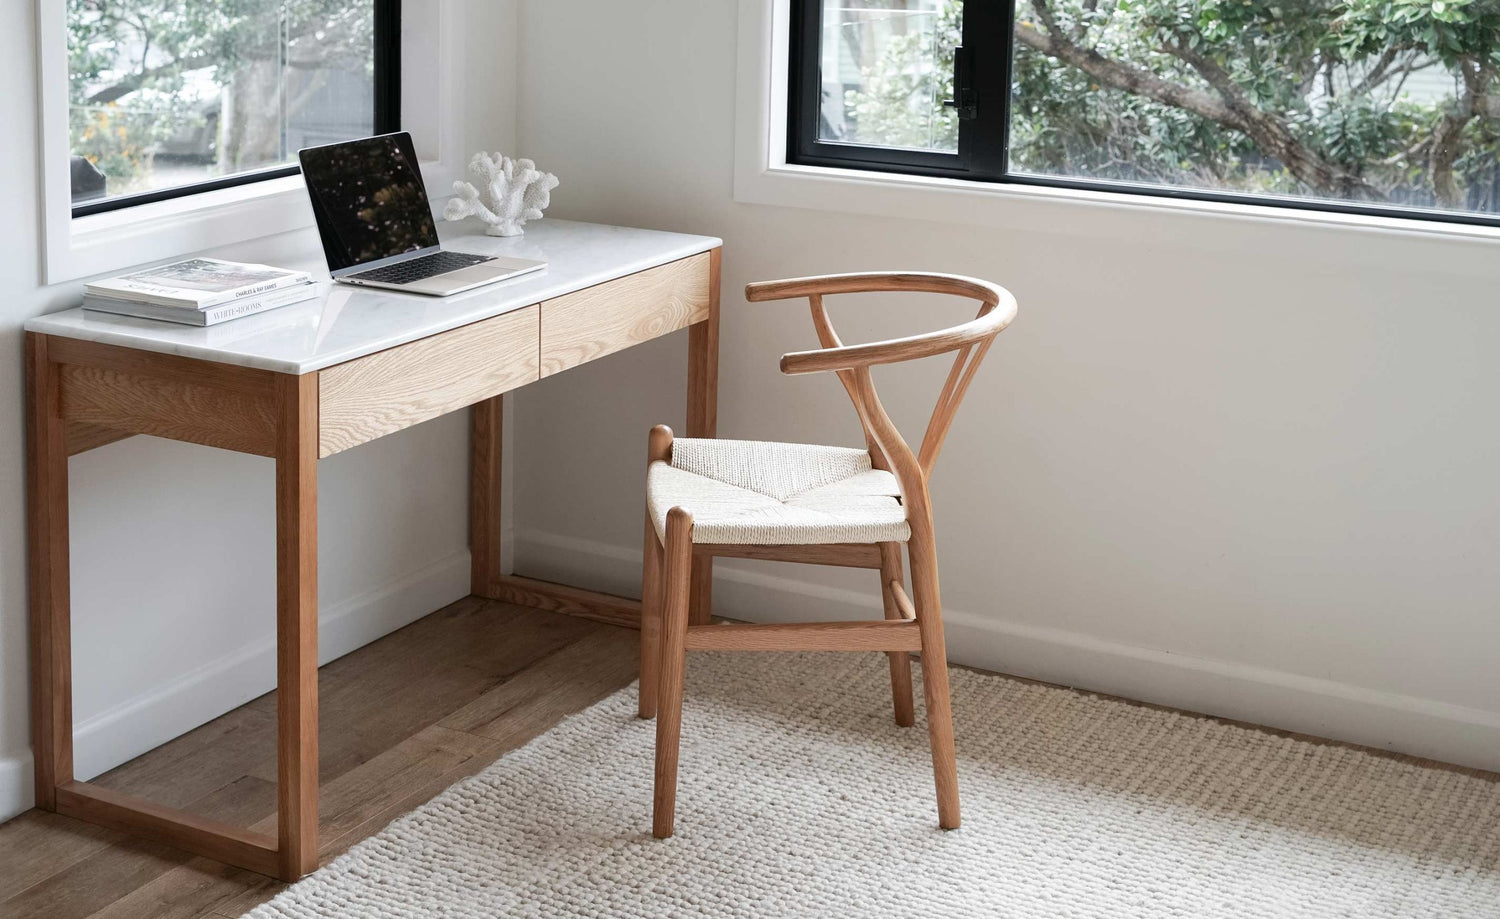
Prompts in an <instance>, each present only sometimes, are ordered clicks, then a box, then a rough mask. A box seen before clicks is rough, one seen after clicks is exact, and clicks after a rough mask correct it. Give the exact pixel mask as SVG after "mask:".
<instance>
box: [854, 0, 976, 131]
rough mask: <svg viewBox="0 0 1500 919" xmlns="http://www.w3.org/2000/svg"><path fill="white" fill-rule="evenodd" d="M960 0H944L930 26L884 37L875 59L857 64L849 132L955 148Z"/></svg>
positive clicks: (960, 26)
mask: <svg viewBox="0 0 1500 919" xmlns="http://www.w3.org/2000/svg"><path fill="white" fill-rule="evenodd" d="M962 16H963V0H947V2H945V3H944V4H943V6H942V8H941V9H940V10H939V11H938V16H937V23H936V25H935V26H934V27H933V29H932V30H931V31H928V30H925V29H920V30H915V31H911V32H908V33H907V34H903V35H896V36H893V37H891V38H890V39H888V40H887V41H886V43H885V47H884V50H883V52H882V53H881V56H880V58H879V60H878V61H877V62H876V63H875V64H874V65H871V66H865V67H863V68H861V80H860V86H859V88H858V89H851V90H849V91H848V92H847V93H846V94H845V100H844V106H845V111H846V112H848V113H850V114H851V115H852V121H853V124H854V127H855V131H854V133H853V136H851V137H849V138H847V139H849V140H852V141H857V142H860V143H873V144H880V145H883V146H895V147H918V148H921V149H930V150H957V149H958V116H957V115H956V114H955V113H954V111H953V109H951V108H947V107H945V106H944V105H943V100H945V99H951V98H953V49H954V47H956V46H957V45H958V44H959V42H960V39H961V37H962V35H963V22H962Z"/></svg>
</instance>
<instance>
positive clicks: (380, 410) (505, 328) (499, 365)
mask: <svg viewBox="0 0 1500 919" xmlns="http://www.w3.org/2000/svg"><path fill="white" fill-rule="evenodd" d="M539 315H540V314H539V311H538V309H537V307H535V306H528V307H526V308H525V309H519V310H513V311H512V312H509V313H505V314H502V315H500V316H495V317H493V318H491V319H486V320H484V321H482V322H476V323H474V324H472V325H466V326H462V327H460V328H457V329H453V330H451V331H448V332H442V333H439V334H437V335H432V336H429V337H427V338H422V339H418V340H417V341H414V342H409V343H407V344H404V345H399V346H397V347H395V348H390V349H388V350H385V351H380V352H378V353H375V354H371V355H368V356H366V357H361V358H358V359H357V360H352V361H349V362H347V363H343V364H337V365H335V366H333V367H329V368H328V369H327V370H324V371H322V372H321V373H320V374H319V375H318V455H319V456H330V455H332V454H334V453H338V452H339V451H341V450H347V449H349V448H350V447H354V446H358V445H359V444H362V443H365V442H366V441H370V440H374V439H375V438H377V437H383V436H384V435H386V434H390V433H393V432H395V431H399V430H401V429H402V428H407V427H411V426H412V425H414V424H417V423H419V422H423V421H427V420H428V419H430V418H436V417H438V416H439V415H446V414H447V413H449V412H451V411H456V410H457V409H461V408H463V407H465V406H468V405H473V404H474V403H475V402H480V401H482V400H484V399H488V398H490V397H491V396H498V395H499V394H501V393H503V392H508V391H510V390H512V389H515V388H516V387H518V386H524V385H526V384H527V383H533V382H535V381H536V380H537V379H538V376H539V374H538V371H537V345H538V342H539V340H540V336H541V330H540V324H539Z"/></svg>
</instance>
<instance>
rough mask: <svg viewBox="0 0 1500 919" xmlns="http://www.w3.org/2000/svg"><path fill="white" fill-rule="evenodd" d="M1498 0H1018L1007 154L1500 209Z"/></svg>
mask: <svg viewBox="0 0 1500 919" xmlns="http://www.w3.org/2000/svg"><path fill="white" fill-rule="evenodd" d="M1497 76H1500V4H1497V3H1494V2H1493V0H1446V2H1442V0H1300V2H1295V3H1288V2H1275V0H1020V2H1018V4H1017V16H1016V22H1015V53H1014V58H1013V80H1014V92H1013V96H1012V98H1013V102H1012V105H1011V113H1010V137H1011V144H1010V167H1011V169H1012V170H1013V171H1016V172H1021V173H1032V174H1039V175H1055V176H1075V177H1081V178H1093V179H1107V180H1112V181H1123V182H1135V183H1147V184H1154V185H1166V186H1174V187H1186V188H1196V189H1204V190H1210V191H1228V192H1241V193H1248V194H1266V195H1285V196H1296V197H1307V198H1323V199H1330V200H1342V201H1351V202H1360V203H1369V204H1379V205H1392V204H1394V205H1401V206H1406V207H1416V208H1445V209H1452V210H1459V211H1475V212H1480V213H1497V212H1500V198H1497V195H1500V160H1497V158H1496V154H1497V151H1500V120H1497V116H1500V105H1497V104H1495V102H1496V101H1500V95H1497V96H1494V97H1491V96H1490V95H1489V93H1490V92H1492V91H1494V92H1500V82H1497V80H1496V77H1497Z"/></svg>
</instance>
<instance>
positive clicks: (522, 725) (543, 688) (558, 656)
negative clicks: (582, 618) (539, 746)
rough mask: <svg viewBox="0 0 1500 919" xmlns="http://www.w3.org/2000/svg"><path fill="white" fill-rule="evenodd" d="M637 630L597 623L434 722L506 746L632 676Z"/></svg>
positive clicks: (511, 746) (525, 738)
mask: <svg viewBox="0 0 1500 919" xmlns="http://www.w3.org/2000/svg"><path fill="white" fill-rule="evenodd" d="M639 644H640V632H637V631H635V630H633V629H624V628H619V627H616V626H600V627H599V629H598V631H596V632H594V633H593V634H591V635H588V636H585V637H583V638H581V639H579V640H578V641H576V642H574V643H572V644H570V645H568V646H567V647H565V648H562V649H561V650H559V651H557V652H556V653H554V654H551V655H549V656H547V657H545V658H543V659H541V660H539V661H537V662H536V663H535V664H533V665H532V666H530V667H527V668H526V669H525V670H522V671H520V672H519V673H517V674H516V675H515V676H514V677H512V678H511V679H509V680H506V681H505V682H504V683H501V684H500V685H499V686H497V687H495V688H494V689H492V690H490V691H489V692H487V693H485V694H484V695H482V696H480V697H479V698H478V699H475V700H474V701H473V702H470V703H469V704H468V705H466V706H464V707H463V708H461V709H459V710H458V711H456V712H454V713H453V714H451V715H449V716H448V717H447V718H444V719H443V720H442V721H440V722H438V724H439V725H441V726H443V727H448V728H452V729H454V730H457V731H467V732H469V733H472V734H479V735H481V736H484V737H489V738H491V739H493V740H498V741H501V742H502V743H503V744H505V749H507V750H510V749H514V748H516V747H519V746H521V745H522V744H525V743H526V742H527V741H528V740H530V739H531V738H533V737H535V736H537V735H538V734H541V733H542V732H544V731H546V730H547V729H548V728H551V727H552V726H553V725H555V724H557V723H558V722H559V721H561V720H562V719H564V718H566V717H567V716H568V715H570V714H572V713H574V712H577V711H580V710H582V709H584V708H586V707H588V706H590V705H592V704H594V703H595V702H597V701H599V700H600V699H602V698H604V697H605V696H607V695H609V694H610V693H612V692H614V691H615V690H617V689H620V688H621V687H623V686H626V685H628V684H629V683H630V681H631V680H633V679H635V677H636V668H637V660H636V655H637V649H638V646H639Z"/></svg>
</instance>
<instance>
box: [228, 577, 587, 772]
mask: <svg viewBox="0 0 1500 919" xmlns="http://www.w3.org/2000/svg"><path fill="white" fill-rule="evenodd" d="M597 628H599V626H598V625H597V624H595V623H591V622H588V621H585V620H581V619H575V618H573V617H570V616H555V615H553V616H549V615H545V614H540V613H535V612H526V611H523V610H521V609H520V608H518V607H511V606H507V605H505V604H497V603H489V602H484V603H481V604H478V605H475V606H472V607H467V608H463V609H454V608H453V607H450V608H448V609H445V610H442V611H440V612H439V613H436V614H434V615H433V616H428V617H427V618H426V619H422V620H420V621H418V622H416V623H413V624H412V625H410V626H408V627H407V628H406V629H402V630H401V632H400V633H396V634H398V635H401V638H400V640H398V641H388V640H387V639H381V640H380V641H378V642H375V643H373V644H371V645H369V646H368V651H369V653H368V654H360V655H359V657H358V658H356V659H351V658H354V656H353V655H350V657H349V658H345V659H344V660H343V661H335V662H334V664H330V665H329V667H330V668H331V667H333V666H335V665H336V664H344V663H345V661H347V662H348V663H347V664H346V666H345V668H343V669H344V670H346V671H347V672H345V673H343V674H341V679H339V680H337V681H330V683H331V685H330V687H329V688H328V689H327V690H326V691H324V692H322V693H321V694H320V696H321V708H322V710H321V713H320V719H321V722H322V724H323V737H322V742H321V754H322V762H321V768H320V770H319V771H320V776H321V779H320V780H321V781H322V782H325V783H326V782H331V781H333V780H334V779H336V778H337V777H338V776H340V775H343V774H344V773H346V772H348V771H349V770H350V769H353V768H354V767H355V766H358V765H359V764H360V763H363V762H366V761H368V760H370V759H372V758H373V757H375V756H377V755H379V754H380V753H382V752H384V751H386V750H389V749H391V748H392V747H394V746H396V745H397V744H399V743H400V742H401V741H403V740H405V739H406V738H408V737H411V736H412V735H414V734H416V733H418V732H419V731H421V730H422V729H423V728H426V727H427V726H428V725H431V724H433V723H434V722H436V721H437V720H439V719H441V718H442V717H444V716H445V715H447V714H448V713H449V712H452V711H453V710H454V709H457V708H460V707H462V706H463V705H466V704H467V703H468V702H470V701H471V700H473V699H475V698H477V697H478V696H479V695H481V694H483V693H484V692H486V691H488V690H489V689H490V688H492V687H494V686H496V685H498V684H500V683H501V682H503V681H504V680H505V679H507V678H508V677H510V676H511V675H513V674H514V673H516V672H518V671H520V670H521V669H523V668H525V667H526V666H527V665H529V664H531V663H532V662H533V661H535V660H537V659H539V658H542V657H545V656H546V655H548V654H550V653H552V652H553V651H555V650H557V649H558V648H561V647H563V646H564V645H567V644H569V643H571V642H573V641H576V640H577V639H579V638H581V637H582V636H584V635H586V634H588V633H589V632H591V631H593V630H594V629H597ZM403 633H407V634H403ZM252 774H257V775H261V777H263V778H266V777H269V775H270V774H269V773H260V772H254V773H252Z"/></svg>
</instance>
